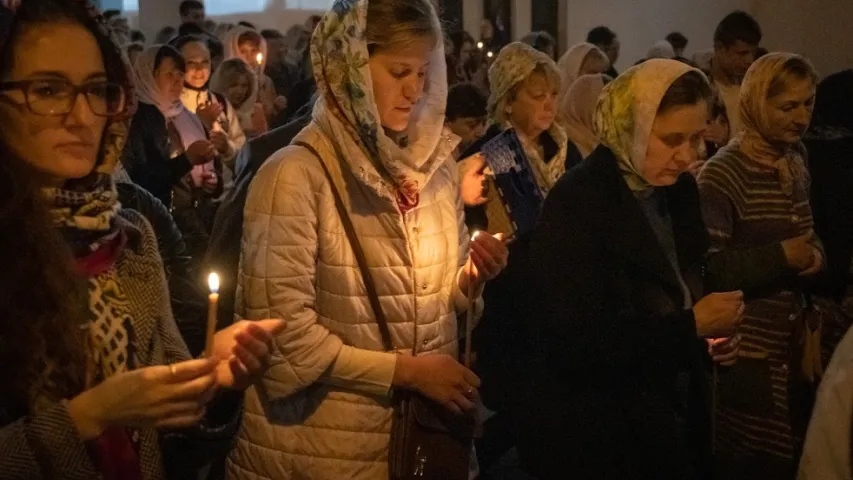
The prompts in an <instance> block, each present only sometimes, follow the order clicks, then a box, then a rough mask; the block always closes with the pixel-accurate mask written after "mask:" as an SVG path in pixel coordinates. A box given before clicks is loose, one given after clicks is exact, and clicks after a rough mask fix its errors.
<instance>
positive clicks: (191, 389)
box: [166, 374, 216, 401]
mask: <svg viewBox="0 0 853 480" xmlns="http://www.w3.org/2000/svg"><path fill="white" fill-rule="evenodd" d="M215 385H216V376H215V375H212V374H209V375H206V376H204V377H200V378H196V379H194V380H190V381H188V382H185V383H181V384H176V385H173V386H172V387H171V390H170V391H169V392H168V393H167V395H166V399H167V400H170V401H175V400H197V399H198V398H199V397H201V396H202V395H204V394H205V393H206V392H207V391H208V390H209V389H211V388H214V386H215Z"/></svg>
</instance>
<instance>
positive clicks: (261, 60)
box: [255, 52, 264, 66]
mask: <svg viewBox="0 0 853 480" xmlns="http://www.w3.org/2000/svg"><path fill="white" fill-rule="evenodd" d="M255 59H256V60H257V61H258V66H261V65H263V64H264V54H263V53H261V52H258V55H257V56H256V57H255Z"/></svg>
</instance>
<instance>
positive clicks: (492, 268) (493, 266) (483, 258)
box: [471, 242, 500, 273]
mask: <svg viewBox="0 0 853 480" xmlns="http://www.w3.org/2000/svg"><path fill="white" fill-rule="evenodd" d="M471 249H472V250H473V252H474V253H475V254H476V256H477V257H479V260H480V262H481V264H478V265H477V268H480V267H481V265H482V267H483V269H484V270H486V271H488V272H489V273H496V272H498V271H500V264H499V263H498V260H497V259H496V258H495V257H493V256H492V254H491V252H489V251H488V250H486V249H485V248H483V246H482V245H480V244H479V243H478V242H472V243H471Z"/></svg>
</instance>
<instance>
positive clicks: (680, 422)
mask: <svg viewBox="0 0 853 480" xmlns="http://www.w3.org/2000/svg"><path fill="white" fill-rule="evenodd" d="M665 192H666V197H667V202H668V209H669V214H670V217H671V219H672V224H673V236H674V240H675V244H676V250H677V255H678V261H679V266H680V268H681V270H682V271H681V274H682V277H683V278H684V280H685V283H686V284H687V285H688V287H689V288H690V290H691V293H692V296H693V297H694V298H693V300H694V301H695V300H696V299H697V298H698V297H699V296H700V295H701V289H702V285H701V283H702V279H701V264H702V260H703V257H704V255H705V253H706V250H707V248H708V245H709V241H708V235H707V232H706V230H705V226H704V224H703V221H702V214H701V211H700V208H699V194H698V190H697V187H696V183H695V181H694V180H693V178H692V177H690V176H689V175H684V176H682V177H681V178H680V179H679V181H678V182H677V183H676V184H675V185H673V186H671V187H666V188H665ZM528 267H529V270H528V272H527V273H528V282H526V283H527V285H528V287H529V288H528V290H527V292H526V295H525V297H526V298H528V299H529V303H528V304H527V305H526V311H527V312H528V315H527V317H526V319H525V321H526V324H527V327H528V330H529V332H528V333H529V341H530V345H529V348H530V351H531V352H532V357H533V358H532V360H531V363H530V365H529V366H528V369H527V372H528V377H529V378H528V380H529V388H528V389H526V400H525V401H524V402H523V406H522V408H521V412H522V413H521V416H520V418H521V420H522V425H523V427H522V430H523V431H522V433H521V441H520V445H519V449H520V452H521V453H522V459H523V461H524V463H525V465H526V466H527V467H528V468H529V469H530V470H531V472H532V473H534V475H537V476H538V477H540V478H543V479H546V478H547V479H551V478H577V479H620V480H621V479H651V478H654V479H675V478H678V479H681V478H694V476H698V474H699V472H704V471H705V470H706V469H707V464H706V462H707V455H708V453H709V450H710V448H709V441H710V435H709V434H710V428H709V427H710V413H709V412H710V409H709V405H708V402H707V395H708V389H707V388H708V385H707V384H706V380H707V378H706V375H705V374H704V371H703V368H704V366H705V365H704V361H706V360H707V353H705V352H707V347H704V346H703V344H704V342H702V341H700V340H699V339H698V338H697V333H696V326H695V318H694V315H693V311H692V310H685V309H684V308H683V307H684V304H685V299H684V294H683V291H682V289H681V288H680V286H679V282H678V277H677V275H676V272H675V271H674V270H673V268H672V266H671V264H670V262H669V261H668V260H667V257H666V256H665V253H664V250H663V249H662V248H661V246H660V243H659V241H658V239H657V236H656V234H655V232H654V230H653V229H652V228H651V226H650V224H649V222H648V220H647V218H646V216H645V214H644V213H643V211H642V209H641V207H640V204H639V202H638V201H637V199H636V198H635V197H634V194H633V193H632V192H631V191H630V189H629V188H628V186H627V184H626V183H625V181H624V180H623V179H622V175H621V173H620V171H619V168H618V166H617V160H616V157H615V156H614V155H613V153H612V152H611V151H610V150H609V149H607V148H605V147H599V148H598V149H597V150H595V151H594V152H593V153H592V154H591V155H590V157H589V158H587V159H586V160H585V161H584V162H583V163H582V164H581V165H579V166H578V167H576V168H574V169H572V170H571V171H569V172H568V173H566V175H565V176H564V177H563V178H562V179H561V180H560V181H559V182H558V183H557V184H556V186H555V187H554V188H553V189H552V190H551V191H550V193H549V196H548V198H547V199H546V201H545V205H544V208H543V212H542V214H541V216H540V219H539V222H538V224H537V227H536V229H535V230H534V232H533V234H532V238H531V243H530V247H529V266H528Z"/></svg>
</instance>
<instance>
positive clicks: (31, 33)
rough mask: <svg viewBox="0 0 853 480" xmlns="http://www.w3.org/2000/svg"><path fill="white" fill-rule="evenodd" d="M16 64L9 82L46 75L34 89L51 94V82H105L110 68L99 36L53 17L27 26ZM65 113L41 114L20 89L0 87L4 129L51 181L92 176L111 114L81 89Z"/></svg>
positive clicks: (6, 136) (12, 144) (16, 51)
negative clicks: (95, 107) (98, 110)
mask: <svg viewBox="0 0 853 480" xmlns="http://www.w3.org/2000/svg"><path fill="white" fill-rule="evenodd" d="M14 58H15V62H14V66H13V69H12V70H11V71H10V72H8V73H7V74H5V75H4V76H3V78H2V81H4V82H20V81H33V80H41V81H46V82H45V83H44V84H43V86H42V87H40V89H39V90H37V91H36V92H33V89H30V93H31V95H30V101H31V102H32V101H33V99H34V98H33V95H32V94H33V93H38V94H39V95H40V96H43V97H48V96H50V95H52V92H54V91H55V89H54V88H52V87H50V84H51V82H56V84H58V82H67V83H69V84H71V85H74V86H76V87H80V86H82V85H87V84H92V83H96V82H105V81H106V80H107V73H106V70H105V69H104V60H103V56H102V54H101V49H100V47H99V46H98V42H97V40H95V37H94V36H93V35H92V33H90V32H89V31H88V30H86V29H85V28H83V27H82V26H80V25H77V24H73V23H50V24H42V25H34V26H32V27H30V28H28V29H27V30H26V31H25V32H24V33H23V34H22V35H21V36H20V37H19V38H18V41H17V43H16V45H15V47H14ZM73 101H74V106H73V109H72V110H71V112H70V113H68V114H65V115H50V116H47V115H38V114H35V113H32V112H31V111H30V110H29V108H28V107H27V102H26V97H25V95H24V92H23V91H21V90H8V91H6V92H3V93H0V124H2V128H0V135H2V136H3V140H4V141H5V142H6V143H7V144H8V145H9V146H10V147H11V148H12V150H13V151H14V152H16V153H17V154H18V155H20V156H21V157H22V158H23V159H24V160H26V161H27V162H28V163H30V164H31V165H32V166H33V167H34V168H35V169H36V170H37V171H38V172H40V173H41V174H43V175H44V181H45V182H47V183H49V184H51V185H57V186H58V185H62V184H63V183H64V182H65V181H66V180H71V179H78V178H83V177H85V176H87V175H88V174H89V173H91V172H92V170H93V169H94V168H95V164H96V163H97V159H98V152H99V150H100V147H101V138H102V137H103V134H104V129H105V128H106V125H107V118H106V117H102V116H97V115H95V114H94V113H92V109H91V108H90V107H89V103H88V102H87V98H86V96H84V95H77V97H76V98H75V99H74V100H73Z"/></svg>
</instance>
